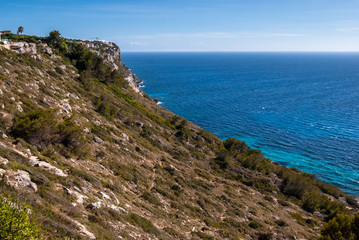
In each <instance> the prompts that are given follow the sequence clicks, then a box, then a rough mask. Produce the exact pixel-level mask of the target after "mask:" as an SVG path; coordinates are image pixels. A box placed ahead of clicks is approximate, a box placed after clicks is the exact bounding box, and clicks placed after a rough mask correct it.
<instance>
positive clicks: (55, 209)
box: [0, 39, 358, 239]
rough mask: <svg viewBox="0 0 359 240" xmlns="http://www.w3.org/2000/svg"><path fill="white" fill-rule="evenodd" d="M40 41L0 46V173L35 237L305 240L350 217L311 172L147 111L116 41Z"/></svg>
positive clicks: (348, 202) (352, 203)
mask: <svg viewBox="0 0 359 240" xmlns="http://www.w3.org/2000/svg"><path fill="white" fill-rule="evenodd" d="M42 41H43V42H42V43H40V42H38V43H36V44H35V43H34V44H33V45H31V46H32V49H33V50H31V51H30V50H28V49H29V47H27V48H26V44H24V45H23V46H21V47H20V48H15V47H13V48H11V47H9V48H10V49H12V50H8V49H5V48H2V49H0V79H1V85H0V99H1V102H0V130H1V134H0V135H1V137H0V156H1V158H0V162H1V163H0V171H1V174H2V184H1V189H2V192H3V193H8V194H10V195H12V196H14V197H16V198H18V199H20V200H24V199H27V200H28V201H29V203H30V204H31V205H32V208H33V216H34V218H35V219H37V221H38V223H39V224H41V225H42V226H43V227H42V232H43V237H44V238H48V239H55V238H60V239H61V238H63V237H65V236H67V237H72V238H78V239H95V238H97V239H310V238H315V237H316V236H318V234H319V229H320V227H321V225H322V223H323V222H324V221H325V220H326V219H329V218H331V217H333V216H335V215H336V214H337V213H338V212H354V211H356V210H357V207H358V206H357V203H356V200H355V199H354V198H352V197H350V196H346V195H344V194H343V193H342V192H341V191H340V190H338V189H337V188H335V187H334V186H331V185H328V184H325V183H322V182H320V181H319V180H317V179H316V178H315V176H313V175H309V174H305V173H302V172H300V171H299V170H296V169H287V168H284V167H281V166H279V165H278V164H275V163H273V162H272V161H270V160H269V159H266V158H265V157H264V156H263V155H262V154H261V153H260V151H258V150H254V149H250V148H249V147H247V146H246V144H245V143H243V142H240V141H238V140H235V139H229V140H227V141H225V142H222V141H220V140H219V139H218V138H217V137H216V136H214V135H213V134H211V133H208V132H206V131H205V130H203V129H201V128H199V127H198V126H196V125H194V124H192V123H190V122H188V121H186V120H185V119H183V118H181V117H178V116H176V115H175V114H173V113H171V112H169V111H168V110H166V109H164V108H162V107H160V106H158V105H157V104H156V103H155V102H154V101H153V100H152V99H151V98H150V97H148V96H147V95H146V94H145V93H143V92H138V89H137V88H136V81H138V80H136V79H135V78H134V76H133V74H132V73H131V72H130V71H129V70H128V69H127V68H126V67H124V66H123V65H122V62H121V60H120V55H119V49H118V47H117V46H115V45H113V44H108V43H101V42H95V43H93V44H90V43H89V42H87V43H76V42H74V41H65V40H64V39H57V40H53V39H52V40H51V39H43V40H42ZM44 42H48V43H49V44H50V45H51V46H52V47H53V48H50V47H49V46H48V45H46V44H45V43H44ZM63 42H64V43H65V44H66V47H63V46H64V45H63V44H62V43H63ZM81 44H82V45H81ZM17 45H21V44H20V43H17ZM111 45H112V46H111ZM84 46H85V47H86V48H85V47H84ZM24 47H25V50H24V51H22V50H21V51H19V49H23V48H24ZM26 49H27V50H26ZM19 52H20V53H19Z"/></svg>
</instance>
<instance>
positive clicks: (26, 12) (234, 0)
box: [0, 0, 359, 52]
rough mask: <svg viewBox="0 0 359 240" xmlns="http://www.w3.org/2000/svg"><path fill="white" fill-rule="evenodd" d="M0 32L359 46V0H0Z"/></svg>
mask: <svg viewBox="0 0 359 240" xmlns="http://www.w3.org/2000/svg"><path fill="white" fill-rule="evenodd" d="M0 9H1V14H0V30H11V31H12V32H15V33H16V31H17V29H18V27H19V26H23V27H24V32H23V33H24V34H28V35H38V36H47V35H48V33H49V32H50V31H52V30H58V31H60V33H61V34H62V36H64V37H66V38H73V39H86V40H96V39H100V40H107V41H111V42H115V43H116V44H117V45H119V46H120V48H121V50H122V51H125V52H126V51H127V52H130V51H359V0H151V1H148V0H117V1H115V0H102V1H94V0H86V1H84V0H76V1H75V0H31V1H29V0H11V1H10V0H1V3H0Z"/></svg>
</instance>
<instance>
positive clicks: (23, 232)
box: [0, 196, 40, 240]
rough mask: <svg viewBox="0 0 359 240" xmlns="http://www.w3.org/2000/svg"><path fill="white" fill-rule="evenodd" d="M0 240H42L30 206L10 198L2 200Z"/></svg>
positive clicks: (0, 200)
mask: <svg viewBox="0 0 359 240" xmlns="http://www.w3.org/2000/svg"><path fill="white" fill-rule="evenodd" d="M0 239H4V240H16V239H19V240H20V239H29V240H35V239H40V230H39V229H38V227H37V226H36V224H35V222H34V221H33V220H32V218H31V210H30V208H29V205H27V204H26V203H25V204H23V203H19V202H17V201H15V200H14V199H12V198H10V197H9V196H7V197H6V198H4V197H2V198H0Z"/></svg>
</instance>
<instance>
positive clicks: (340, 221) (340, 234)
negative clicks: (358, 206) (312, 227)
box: [319, 214, 359, 240]
mask: <svg viewBox="0 0 359 240" xmlns="http://www.w3.org/2000/svg"><path fill="white" fill-rule="evenodd" d="M358 219H359V214H357V215H356V216H355V217H354V218H353V219H352V218H351V217H349V216H347V215H343V214H339V215H338V216H337V217H335V218H333V219H332V220H330V221H329V222H328V223H327V224H325V225H324V227H323V228H322V230H321V236H320V238H319V239H320V240H354V239H358V237H359V235H358V228H357V227H358V226H357V225H356V223H357V220H358Z"/></svg>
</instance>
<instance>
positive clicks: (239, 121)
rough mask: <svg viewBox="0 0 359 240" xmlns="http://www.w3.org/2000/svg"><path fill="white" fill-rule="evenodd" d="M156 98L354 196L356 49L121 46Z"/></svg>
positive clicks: (358, 161)
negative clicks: (140, 49)
mask: <svg viewBox="0 0 359 240" xmlns="http://www.w3.org/2000/svg"><path fill="white" fill-rule="evenodd" d="M123 62H124V63H125V64H126V66H128V67H129V68H130V69H131V70H132V71H133V72H134V73H135V74H136V75H137V76H138V77H139V78H141V79H142V80H143V81H144V83H143V87H142V90H143V91H145V92H146V93H147V94H149V95H150V96H151V97H153V98H158V99H159V101H160V102H161V106H163V107H165V108H167V109H169V110H171V111H173V112H174V113H176V114H178V115H180V116H183V117H184V118H186V119H188V120H190V121H192V122H194V123H196V124H197V125H199V126H201V127H202V128H204V129H206V130H208V131H210V132H213V133H215V134H216V135H217V136H218V137H219V138H221V139H226V138H228V137H236V138H238V139H240V140H243V141H245V142H246V143H247V144H248V145H250V146H251V147H254V148H258V149H260V150H261V151H262V152H263V153H264V154H265V155H266V156H267V157H268V158H271V159H272V160H274V161H276V162H278V163H280V164H282V165H284V166H287V167H296V168H298V169H300V170H303V171H305V172H308V173H314V174H316V175H317V177H318V178H319V179H321V180H324V181H326V182H328V183H332V184H334V185H336V186H338V187H339V188H340V189H342V190H343V191H344V192H345V193H348V194H351V195H354V196H359V53H124V54H123Z"/></svg>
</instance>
